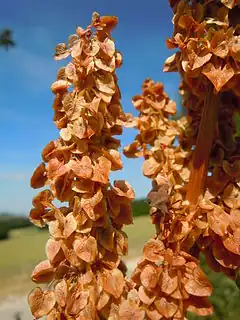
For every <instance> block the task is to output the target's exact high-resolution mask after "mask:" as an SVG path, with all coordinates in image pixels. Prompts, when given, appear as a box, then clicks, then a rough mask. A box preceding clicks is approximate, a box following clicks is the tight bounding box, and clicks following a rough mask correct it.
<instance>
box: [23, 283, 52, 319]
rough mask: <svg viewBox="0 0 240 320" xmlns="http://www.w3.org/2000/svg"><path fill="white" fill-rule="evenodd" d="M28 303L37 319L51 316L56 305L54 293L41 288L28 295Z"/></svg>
mask: <svg viewBox="0 0 240 320" xmlns="http://www.w3.org/2000/svg"><path fill="white" fill-rule="evenodd" d="M28 303H29V305H30V308H31V312H32V314H33V316H34V317H35V318H36V319H39V318H42V317H43V316H46V315H47V314H49V313H50V312H51V311H52V309H53V308H54V305H55V303H56V298H55V293H54V291H42V289H41V288H39V287H38V288H36V289H34V290H32V291H31V292H30V294H29V295H28Z"/></svg>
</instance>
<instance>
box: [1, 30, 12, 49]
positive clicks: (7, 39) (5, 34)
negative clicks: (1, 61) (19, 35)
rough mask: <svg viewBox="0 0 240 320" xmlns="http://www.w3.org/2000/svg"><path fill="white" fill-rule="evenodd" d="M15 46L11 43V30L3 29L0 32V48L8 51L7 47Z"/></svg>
mask: <svg viewBox="0 0 240 320" xmlns="http://www.w3.org/2000/svg"><path fill="white" fill-rule="evenodd" d="M15 45H16V44H15V42H14V41H13V38H12V30H10V29H4V30H3V31H1V32H0V46H1V47H4V48H5V49H6V50H8V49H9V47H14V46H15Z"/></svg>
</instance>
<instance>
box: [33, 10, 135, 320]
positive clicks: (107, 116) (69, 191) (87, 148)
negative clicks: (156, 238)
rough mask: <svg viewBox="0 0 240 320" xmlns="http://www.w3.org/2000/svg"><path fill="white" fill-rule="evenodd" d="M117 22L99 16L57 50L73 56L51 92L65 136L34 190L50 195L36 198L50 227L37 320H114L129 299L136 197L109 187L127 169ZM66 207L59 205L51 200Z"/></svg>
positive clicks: (38, 218)
mask: <svg viewBox="0 0 240 320" xmlns="http://www.w3.org/2000/svg"><path fill="white" fill-rule="evenodd" d="M116 24H117V18H116V17H100V16H99V15H98V14H97V13H94V14H93V18H92V23H91V24H90V25H89V26H88V27H87V28H86V29H85V30H84V29H81V28H80V27H78V28H77V30H76V34H75V35H72V36H71V37H69V40H68V45H66V44H63V43H61V44H59V45H57V47H56V53H55V56H54V57H55V59H56V60H60V59H64V58H66V57H69V56H70V57H72V61H71V62H69V63H68V64H67V66H66V67H64V68H61V69H60V70H59V72H58V76H57V80H56V81H55V82H54V83H53V84H52V86H51V90H52V92H53V93H54V94H55V100H54V104H53V109H54V112H55V114H54V123H55V124H56V126H57V128H58V129H59V130H60V137H59V139H57V140H56V141H51V142H50V143H49V144H48V145H47V146H46V147H45V148H44V150H43V152H42V158H43V161H44V162H43V163H41V164H40V165H39V166H38V168H37V169H36V170H35V172H34V174H33V176H32V179H31V186H32V187H33V188H40V187H44V186H46V185H48V186H49V189H47V190H44V191H41V192H40V193H39V194H38V195H37V196H36V197H35V198H34V199H33V209H32V210H31V212H30V220H31V221H32V222H33V223H34V224H36V225H37V226H39V227H43V226H45V225H48V227H49V233H50V239H49V240H48V242H47V245H46V255H47V260H44V261H42V262H40V263H39V264H38V265H37V266H36V267H35V269H34V271H33V273H32V280H33V281H34V282H36V283H48V284H49V285H50V287H51V290H50V289H41V288H40V287H38V288H36V289H34V290H33V291H32V292H31V293H30V295H29V304H30V308H31V311H32V314H33V316H34V317H35V318H36V319H38V318H41V317H43V316H47V319H48V320H50V319H54V320H55V319H86V320H89V319H102V318H104V319H115V318H113V316H117V315H118V313H119V307H120V304H121V301H122V298H123V297H124V296H126V295H127V284H126V281H125V272H126V267H125V266H124V263H123V262H122V261H121V257H122V256H123V255H125V254H126V253H127V250H128V244H127V236H126V234H125V233H124V232H123V231H122V227H123V225H126V224H131V223H132V209H131V201H132V200H133V199H134V192H133V189H132V188H131V186H130V185H129V184H128V183H127V182H126V181H123V180H121V181H114V183H113V185H112V184H110V182H109V174H110V172H111V171H112V170H120V169H122V161H121V156H120V153H119V151H118V148H119V146H120V141H119V140H118V139H116V138H114V137H113V136H115V135H117V134H118V135H119V134H121V133H122V126H121V122H122V120H123V119H125V117H126V116H125V115H124V113H123V110H122V107H121V104H120V91H119V88H118V84H117V77H116V75H115V68H116V67H119V66H120V64H121V54H120V53H119V52H118V51H116V49H115V44H114V41H113V39H112V38H111V35H110V31H111V30H112V29H113V28H114V27H115V25H116ZM54 199H57V200H59V201H61V202H65V203H66V205H64V206H62V207H57V206H56V205H55V204H54V202H53V200H54Z"/></svg>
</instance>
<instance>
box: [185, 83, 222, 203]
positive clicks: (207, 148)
mask: <svg viewBox="0 0 240 320" xmlns="http://www.w3.org/2000/svg"><path fill="white" fill-rule="evenodd" d="M218 109H219V96H218V95H215V94H214V92H213V86H212V85H209V86H208V87H207V91H206V96H205V101H204V107H203V110H202V116H201V121H200V126H199V130H198V136H197V142H196V149H195V151H194V154H193V162H192V169H191V173H190V178H189V183H188V189H187V196H186V199H187V200H188V201H189V202H190V205H193V206H195V205H197V203H198V199H199V196H200V195H201V194H203V192H204V188H205V182H206V177H207V173H208V162H209V156H210V152H211V148H212V144H213V138H214V131H215V126H216V122H217V116H218Z"/></svg>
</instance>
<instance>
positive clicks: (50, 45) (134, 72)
mask: <svg viewBox="0 0 240 320" xmlns="http://www.w3.org/2000/svg"><path fill="white" fill-rule="evenodd" d="M93 11H98V12H99V13H100V15H116V16H118V18H119V24H118V26H117V28H116V29H115V31H114V32H113V37H114V39H115V42H116V46H117V48H118V49H119V50H120V51H121V52H122V54H123V59H124V60H123V66H122V68H121V69H118V70H117V75H118V78H119V85H120V89H121V92H122V105H123V108H124V111H125V112H131V113H135V112H134V108H133V106H132V104H131V98H132V96H134V95H136V94H138V93H140V92H141V84H142V82H143V80H144V79H145V78H146V77H151V78H152V79H153V80H155V81H157V80H160V81H162V82H163V83H164V85H165V91H166V92H167V93H168V94H169V96H170V97H171V98H172V99H177V98H178V84H179V77H178V75H177V74H175V73H163V72H162V66H163V63H164V60H165V59H166V58H167V57H168V56H169V55H171V54H172V52H171V51H170V50H168V49H167V48H166V46H165V40H166V38H167V37H169V36H171V34H172V28H173V27H172V23H171V19H172V11H171V9H170V7H169V5H168V1H167V0H164V1H163V0H162V1H160V0H149V1H139V0H138V1H136V0H128V1H126V0H121V1H115V0H92V1H80V0H78V1H75V0H70V1H68V2H67V1H63V0H48V1H46V0H41V1H33V0H19V1H17V0H15V1H13V0H8V1H3V3H1V13H0V30H1V29H3V28H6V27H7V28H10V29H13V30H14V39H15V41H16V43H17V46H16V48H14V49H11V50H10V51H9V52H6V51H4V50H1V51H0V119H1V125H0V146H1V155H2V156H1V158H0V212H1V211H9V212H15V213H25V214H28V212H29V210H30V208H31V199H32V197H33V196H34V195H35V194H37V192H38V190H31V188H30V186H29V180H30V177H31V174H32V172H33V170H34V168H35V167H36V166H37V165H38V164H39V163H40V162H41V151H42V149H43V147H44V146H45V145H46V144H47V143H48V141H50V140H53V139H56V138H57V137H58V131H57V130H56V128H55V126H54V124H53V122H52V117H53V110H52V103H53V98H54V96H53V94H52V93H51V91H50V85H51V83H52V81H54V79H55V76H56V72H57V70H58V68H59V67H60V63H59V62H56V61H54V60H53V58H52V56H53V52H54V48H55V46H56V44H57V43H58V42H65V41H67V38H68V36H69V35H70V34H73V33H75V29H76V26H81V27H86V26H87V25H88V24H89V22H90V20H91V16H92V12H93ZM135 134H136V132H134V131H133V130H127V131H126V130H125V132H124V135H123V137H122V145H123V146H124V145H126V144H128V143H129V142H131V141H132V140H133V138H134V136H135ZM123 160H124V170H123V171H121V172H118V173H114V174H113V175H112V179H126V180H127V181H129V182H130V183H131V184H132V186H133V188H134V190H135V193H136V197H144V196H145V195H146V194H147V192H148V190H149V188H150V181H149V180H148V179H147V178H145V177H143V175H142V173H141V165H142V160H140V159H138V160H135V159H132V160H128V159H126V158H125V157H123Z"/></svg>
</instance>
